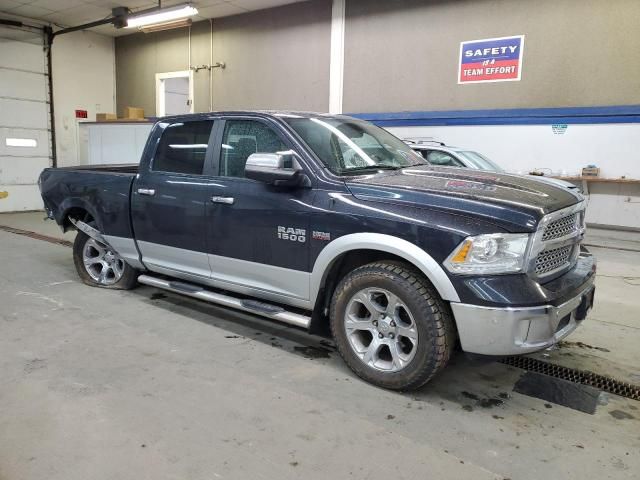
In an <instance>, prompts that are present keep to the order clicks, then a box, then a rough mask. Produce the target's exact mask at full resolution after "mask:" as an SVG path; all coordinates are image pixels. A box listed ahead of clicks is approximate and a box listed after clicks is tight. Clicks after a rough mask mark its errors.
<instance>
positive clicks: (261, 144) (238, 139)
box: [220, 120, 288, 177]
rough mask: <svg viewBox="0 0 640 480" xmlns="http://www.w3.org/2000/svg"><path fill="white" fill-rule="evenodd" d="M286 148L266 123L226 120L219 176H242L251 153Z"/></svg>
mask: <svg viewBox="0 0 640 480" xmlns="http://www.w3.org/2000/svg"><path fill="white" fill-rule="evenodd" d="M285 150H288V148H287V146H286V145H285V144H284V143H283V142H282V140H280V137H279V136H278V134H277V133H276V132H274V131H273V130H272V129H271V128H269V127H268V126H267V125H265V124H263V123H261V122H258V121H255V120H227V121H226V124H225V127H224V134H223V135H222V149H221V150H220V176H223V177H244V166H245V164H246V163H247V158H249V155H251V154H252V153H276V152H282V151H285Z"/></svg>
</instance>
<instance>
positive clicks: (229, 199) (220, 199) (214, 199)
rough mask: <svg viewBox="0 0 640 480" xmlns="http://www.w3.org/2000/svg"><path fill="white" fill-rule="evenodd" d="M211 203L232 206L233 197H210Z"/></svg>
mask: <svg viewBox="0 0 640 480" xmlns="http://www.w3.org/2000/svg"><path fill="white" fill-rule="evenodd" d="M211 201H212V202H213V203H224V204H225V205H233V202H235V198H233V197H211Z"/></svg>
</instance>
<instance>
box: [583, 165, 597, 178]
mask: <svg viewBox="0 0 640 480" xmlns="http://www.w3.org/2000/svg"><path fill="white" fill-rule="evenodd" d="M582 176H583V177H598V176H600V169H599V168H597V167H584V168H583V169H582Z"/></svg>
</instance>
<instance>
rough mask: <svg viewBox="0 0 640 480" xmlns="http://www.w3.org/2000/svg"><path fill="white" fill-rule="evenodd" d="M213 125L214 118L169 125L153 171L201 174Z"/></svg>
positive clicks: (161, 140)
mask: <svg viewBox="0 0 640 480" xmlns="http://www.w3.org/2000/svg"><path fill="white" fill-rule="evenodd" d="M212 127H213V120H203V121H197V122H184V123H174V124H172V125H169V126H168V127H167V128H165V129H164V132H163V133H162V137H161V138H160V144H159V145H158V149H157V150H156V155H155V158H154V159H153V163H152V165H151V170H153V171H154V172H170V173H191V174H193V175H202V170H203V168H204V159H205V157H206V155H207V145H208V144H209V135H211V128H212Z"/></svg>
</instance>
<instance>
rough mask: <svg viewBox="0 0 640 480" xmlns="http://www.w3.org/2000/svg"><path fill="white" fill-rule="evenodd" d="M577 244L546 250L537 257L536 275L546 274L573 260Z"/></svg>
mask: <svg viewBox="0 0 640 480" xmlns="http://www.w3.org/2000/svg"><path fill="white" fill-rule="evenodd" d="M574 248H576V246H575V245H566V246H564V247H560V248H552V249H551V250H544V251H543V252H541V253H540V254H539V255H538V256H537V257H536V275H544V274H546V273H550V272H553V271H556V270H558V269H560V268H562V267H564V266H566V265H568V264H569V263H570V262H571V257H572V253H573V249H574Z"/></svg>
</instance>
